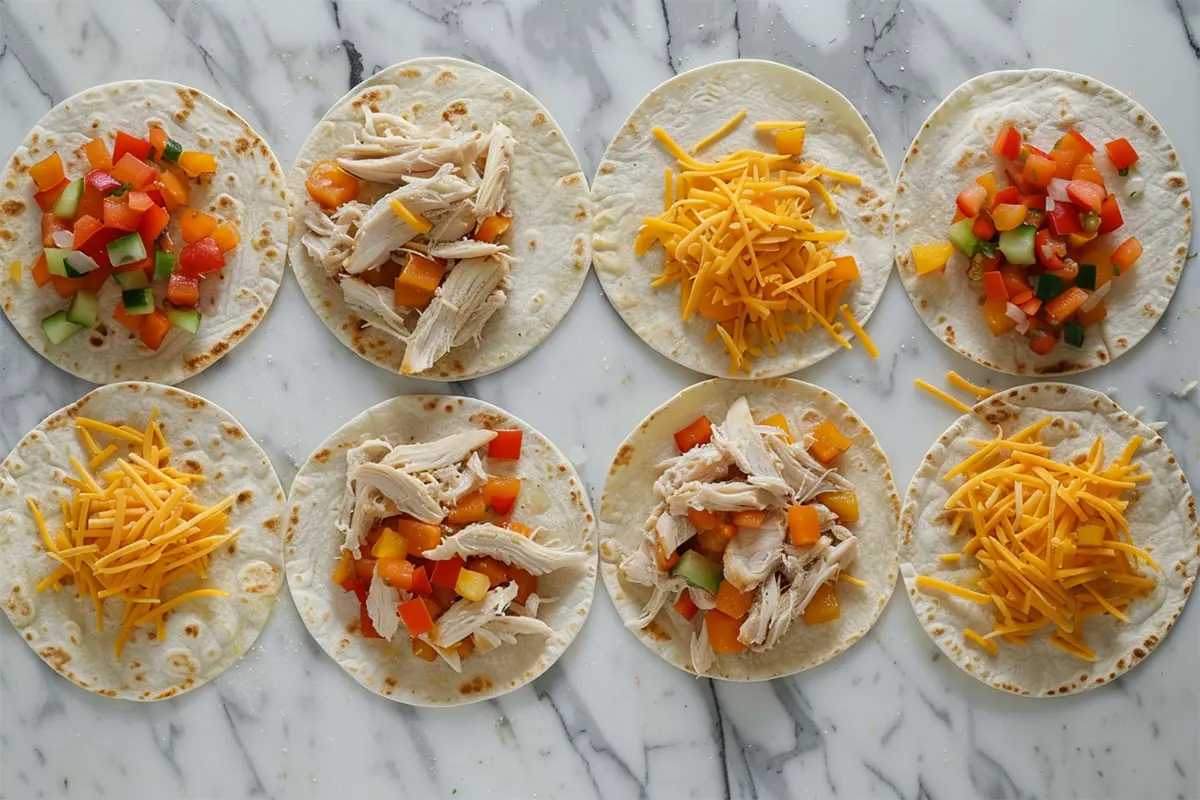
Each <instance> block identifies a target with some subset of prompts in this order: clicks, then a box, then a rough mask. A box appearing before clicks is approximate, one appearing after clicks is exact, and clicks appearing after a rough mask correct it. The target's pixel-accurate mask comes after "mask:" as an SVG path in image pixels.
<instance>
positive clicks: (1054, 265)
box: [1033, 228, 1067, 270]
mask: <svg viewBox="0 0 1200 800" xmlns="http://www.w3.org/2000/svg"><path fill="white" fill-rule="evenodd" d="M1033 252H1034V254H1035V255H1037V260H1038V263H1039V264H1041V265H1042V266H1043V267H1045V268H1046V269H1050V270H1055V269H1062V268H1063V261H1062V259H1063V256H1065V255H1066V254H1067V245H1066V243H1065V242H1063V241H1062V240H1061V239H1055V238H1054V237H1053V236H1051V235H1050V229H1049V228H1042V229H1041V230H1040V231H1038V233H1037V238H1036V239H1035V240H1034V246H1033Z"/></svg>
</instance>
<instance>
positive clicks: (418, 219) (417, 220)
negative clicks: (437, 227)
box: [388, 198, 433, 233]
mask: <svg viewBox="0 0 1200 800" xmlns="http://www.w3.org/2000/svg"><path fill="white" fill-rule="evenodd" d="M388 208H390V209H391V210H392V213H393V214H395V215H396V216H397V217H399V218H400V219H402V220H404V223H405V224H406V225H408V227H410V228H412V229H413V230H414V231H416V232H417V233H429V232H430V231H431V230H433V224H432V223H431V222H430V221H429V220H427V219H425V218H424V217H423V216H421V215H420V214H415V213H413V212H412V211H409V210H408V209H407V208H405V207H404V203H401V202H400V201H399V200H396V199H394V198H393V199H392V201H391V202H389V203H388Z"/></svg>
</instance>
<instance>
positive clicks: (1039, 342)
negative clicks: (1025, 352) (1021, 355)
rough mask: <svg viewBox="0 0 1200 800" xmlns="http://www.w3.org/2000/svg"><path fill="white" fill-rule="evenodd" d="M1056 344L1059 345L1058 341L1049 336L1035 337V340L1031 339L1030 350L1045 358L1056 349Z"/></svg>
mask: <svg viewBox="0 0 1200 800" xmlns="http://www.w3.org/2000/svg"><path fill="white" fill-rule="evenodd" d="M1056 344H1058V339H1056V338H1054V337H1053V336H1050V335H1049V334H1044V335H1042V336H1035V337H1034V338H1032V339H1030V340H1029V349H1030V350H1032V351H1033V352H1035V353H1037V354H1038V355H1039V356H1044V355H1048V354H1049V353H1050V351H1051V350H1053V349H1054V345H1056Z"/></svg>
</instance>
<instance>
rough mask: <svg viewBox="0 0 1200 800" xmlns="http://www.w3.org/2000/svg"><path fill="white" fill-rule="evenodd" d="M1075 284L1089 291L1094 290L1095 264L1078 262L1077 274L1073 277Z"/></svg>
mask: <svg viewBox="0 0 1200 800" xmlns="http://www.w3.org/2000/svg"><path fill="white" fill-rule="evenodd" d="M1075 285H1076V286H1078V287H1079V288H1080V289H1087V290H1088V291H1089V292H1093V291H1095V290H1096V265H1095V264H1080V265H1079V275H1077V276H1076V277H1075Z"/></svg>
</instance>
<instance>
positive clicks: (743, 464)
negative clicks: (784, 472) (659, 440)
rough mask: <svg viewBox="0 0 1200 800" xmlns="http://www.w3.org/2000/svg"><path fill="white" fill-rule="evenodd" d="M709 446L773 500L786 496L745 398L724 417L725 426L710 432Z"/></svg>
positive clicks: (787, 491)
mask: <svg viewBox="0 0 1200 800" xmlns="http://www.w3.org/2000/svg"><path fill="white" fill-rule="evenodd" d="M713 444H714V445H716V447H717V449H718V450H720V451H722V452H724V453H727V454H728V455H729V457H730V458H731V459H733V461H734V462H735V463H736V464H737V465H738V468H739V469H741V470H742V472H744V473H746V475H747V477H748V479H749V482H750V483H751V484H753V485H755V486H760V487H762V488H764V489H766V490H767V491H769V492H770V493H771V494H773V495H775V496H776V497H780V498H782V497H788V496H790V494H791V492H790V490H789V487H788V484H787V483H786V482H785V481H784V480H783V478H781V477H780V475H779V468H778V467H777V466H776V460H775V458H774V457H773V456H772V455H771V452H770V451H769V450H767V446H766V444H765V443H764V442H763V437H762V436H761V435H760V434H759V432H758V427H757V426H756V425H755V424H754V417H752V416H751V415H750V404H749V403H748V402H746V398H744V397H739V398H738V399H737V400H735V401H734V402H733V405H731V406H730V407H729V411H728V412H727V413H726V415H725V424H724V425H718V426H717V427H715V428H714V429H713Z"/></svg>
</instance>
